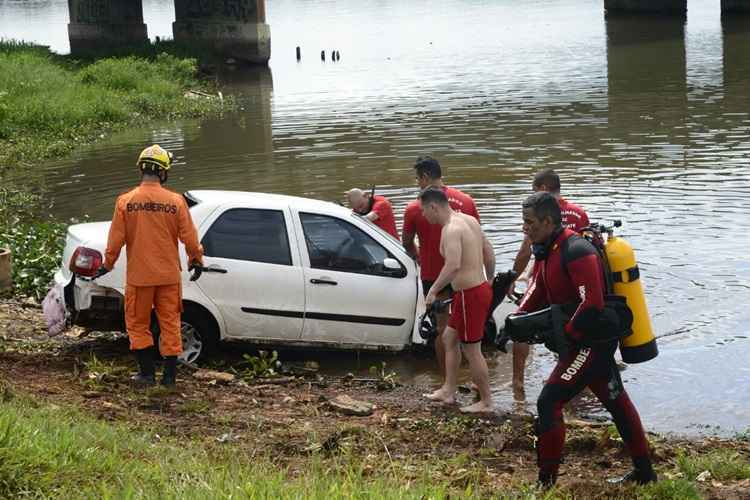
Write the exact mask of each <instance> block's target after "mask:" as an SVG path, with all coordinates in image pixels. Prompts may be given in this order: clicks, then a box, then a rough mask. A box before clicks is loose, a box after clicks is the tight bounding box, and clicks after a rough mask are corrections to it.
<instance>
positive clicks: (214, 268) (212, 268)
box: [203, 264, 229, 274]
mask: <svg viewBox="0 0 750 500" xmlns="http://www.w3.org/2000/svg"><path fill="white" fill-rule="evenodd" d="M203 272H204V273H219V274H227V272H229V271H227V270H226V269H224V268H223V267H219V266H217V265H216V264H211V265H210V266H208V267H204V268H203Z"/></svg>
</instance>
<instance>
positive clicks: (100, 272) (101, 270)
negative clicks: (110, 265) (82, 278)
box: [91, 266, 109, 280]
mask: <svg viewBox="0 0 750 500" xmlns="http://www.w3.org/2000/svg"><path fill="white" fill-rule="evenodd" d="M108 272H109V269H107V268H106V267H104V266H99V269H97V270H96V274H94V276H92V277H91V279H92V280H95V279H97V278H101V277H102V276H104V275H105V274H107V273H108Z"/></svg>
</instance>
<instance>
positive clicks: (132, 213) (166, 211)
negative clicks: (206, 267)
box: [104, 182, 203, 286]
mask: <svg viewBox="0 0 750 500" xmlns="http://www.w3.org/2000/svg"><path fill="white" fill-rule="evenodd" d="M178 239H179V240H180V241H182V242H183V243H184V244H185V250H186V251H187V254H188V263H189V262H192V261H193V260H197V261H198V262H200V263H201V265H203V263H202V261H203V247H202V246H201V245H200V243H199V242H198V232H197V231H196V229H195V225H194V224H193V219H192V217H190V210H188V206H187V203H185V199H184V198H183V197H182V196H180V195H179V194H177V193H175V192H173V191H170V190H168V189H165V188H163V187H162V186H161V184H159V183H158V182H143V183H141V185H140V186H138V187H137V188H135V189H132V190H131V191H128V192H127V193H125V194H123V195H120V196H119V197H118V198H117V203H116V205H115V214H114V216H113V217H112V225H111V227H110V229H109V239H108V241H107V251H106V254H105V258H104V267H106V268H107V269H112V267H113V266H114V265H115V262H116V261H117V258H118V257H119V256H120V251H121V250H122V246H123V245H127V254H128V266H127V267H128V275H127V284H128V285H130V286H160V285H173V284H175V283H180V281H181V279H180V271H181V270H182V268H181V267H180V258H179V252H178V249H177V240H178Z"/></svg>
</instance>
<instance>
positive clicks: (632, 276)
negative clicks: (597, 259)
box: [611, 264, 641, 283]
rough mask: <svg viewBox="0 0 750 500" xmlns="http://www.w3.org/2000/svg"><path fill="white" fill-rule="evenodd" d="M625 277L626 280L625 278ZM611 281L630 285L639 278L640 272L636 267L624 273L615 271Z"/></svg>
mask: <svg viewBox="0 0 750 500" xmlns="http://www.w3.org/2000/svg"><path fill="white" fill-rule="evenodd" d="M626 275H627V280H626V279H625V276H626ZM611 276H612V281H613V282H614V283H631V282H633V281H636V280H637V279H638V278H640V277H641V271H640V269H638V265H637V264H636V265H635V266H633V267H631V268H630V269H625V270H624V271H617V272H613V273H612V274H611Z"/></svg>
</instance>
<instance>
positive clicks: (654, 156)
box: [606, 15, 687, 168]
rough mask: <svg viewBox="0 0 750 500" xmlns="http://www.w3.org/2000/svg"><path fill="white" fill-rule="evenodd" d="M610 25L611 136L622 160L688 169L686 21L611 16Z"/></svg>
mask: <svg viewBox="0 0 750 500" xmlns="http://www.w3.org/2000/svg"><path fill="white" fill-rule="evenodd" d="M606 25H607V80H608V102H609V114H608V119H609V130H618V131H619V132H620V134H619V138H620V140H622V143H621V144H617V145H615V148H614V149H615V153H616V155H617V159H619V160H622V161H627V162H628V163H629V164H633V163H638V165H639V167H645V168H653V167H655V166H658V167H659V168H662V167H663V166H664V165H665V164H670V163H675V164H676V165H684V148H685V143H686V134H685V130H684V128H685V117H686V114H687V80H686V78H687V64H686V58H685V18H684V17H682V16H611V15H608V16H607V17H606Z"/></svg>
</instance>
